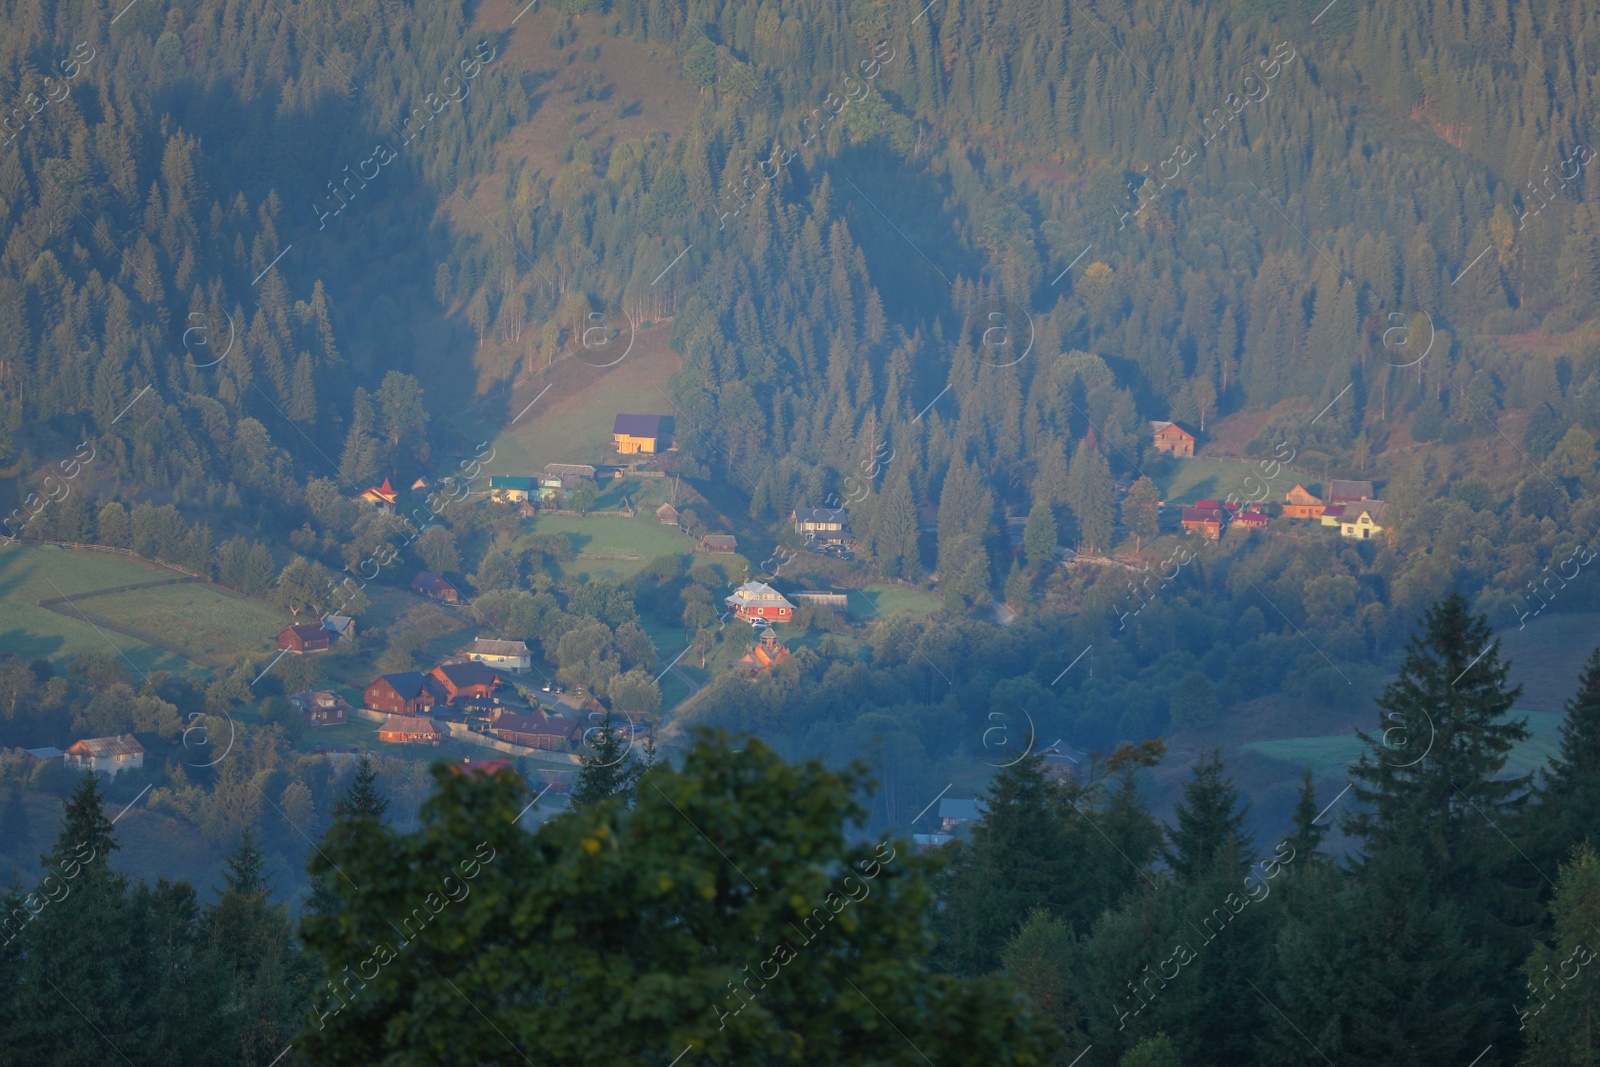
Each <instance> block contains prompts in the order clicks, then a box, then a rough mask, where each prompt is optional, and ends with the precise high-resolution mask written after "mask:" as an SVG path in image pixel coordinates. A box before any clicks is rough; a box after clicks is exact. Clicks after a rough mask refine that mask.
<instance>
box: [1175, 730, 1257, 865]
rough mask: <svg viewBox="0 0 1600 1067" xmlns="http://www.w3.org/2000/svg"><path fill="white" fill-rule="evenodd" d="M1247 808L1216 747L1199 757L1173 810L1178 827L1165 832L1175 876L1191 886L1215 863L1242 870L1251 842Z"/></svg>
mask: <svg viewBox="0 0 1600 1067" xmlns="http://www.w3.org/2000/svg"><path fill="white" fill-rule="evenodd" d="M1248 812H1249V805H1248V804H1246V803H1244V802H1243V801H1242V800H1241V799H1240V797H1239V791H1238V789H1236V788H1235V787H1234V784H1233V780H1232V779H1231V778H1229V777H1228V775H1227V771H1226V770H1225V769H1224V768H1223V765H1222V754H1221V752H1220V750H1217V749H1213V750H1212V751H1211V752H1210V753H1209V754H1208V755H1203V756H1201V757H1200V759H1199V761H1198V762H1197V763H1196V764H1195V767H1194V773H1193V775H1192V776H1191V777H1190V779H1189V781H1187V782H1186V783H1184V786H1183V800H1181V801H1179V802H1178V806H1177V808H1176V810H1175V811H1174V815H1175V817H1176V819H1177V825H1176V826H1174V827H1172V828H1171V829H1169V830H1168V831H1167V839H1168V847H1167V851H1166V860H1167V864H1168V865H1169V866H1170V867H1171V868H1172V872H1173V874H1175V875H1176V876H1177V878H1178V880H1179V881H1180V882H1184V883H1186V884H1193V883H1194V882H1196V881H1198V880H1199V879H1200V877H1201V876H1203V875H1205V874H1208V873H1210V872H1211V871H1212V870H1214V869H1215V868H1217V867H1219V866H1221V867H1224V868H1227V867H1240V868H1242V867H1243V866H1244V865H1245V863H1246V862H1247V860H1248V856H1249V854H1250V849H1251V846H1252V840H1251V836H1250V834H1249V832H1248V831H1246V830H1245V828H1244V824H1245V817H1246V815H1247V814H1248Z"/></svg>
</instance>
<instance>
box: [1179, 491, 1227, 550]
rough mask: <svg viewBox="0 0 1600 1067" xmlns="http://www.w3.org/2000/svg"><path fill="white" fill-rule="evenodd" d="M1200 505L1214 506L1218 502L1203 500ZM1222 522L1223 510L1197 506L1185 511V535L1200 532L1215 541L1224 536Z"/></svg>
mask: <svg viewBox="0 0 1600 1067" xmlns="http://www.w3.org/2000/svg"><path fill="white" fill-rule="evenodd" d="M1200 503H1201V504H1205V503H1212V504H1214V503H1216V501H1214V500H1213V501H1204V500H1202V501H1201V502H1200ZM1222 522H1223V519H1222V509H1221V508H1220V507H1212V508H1204V507H1200V506H1199V505H1198V504H1197V505H1196V506H1194V507H1192V508H1184V509H1183V519H1182V526H1183V532H1184V533H1195V532H1199V533H1200V534H1202V535H1203V536H1205V537H1209V538H1211V539H1212V540H1213V541H1214V540H1216V539H1217V538H1219V537H1221V536H1222Z"/></svg>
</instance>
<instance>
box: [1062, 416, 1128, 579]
mask: <svg viewBox="0 0 1600 1067" xmlns="http://www.w3.org/2000/svg"><path fill="white" fill-rule="evenodd" d="M1067 504H1068V505H1069V506H1070V507H1071V508H1072V517H1073V519H1074V520H1075V521H1076V523H1077V528H1078V543H1079V545H1081V546H1082V547H1083V548H1084V549H1085V550H1087V551H1088V552H1091V553H1097V552H1105V551H1109V550H1110V548H1111V533H1112V529H1113V525H1112V521H1113V517H1114V515H1115V511H1114V509H1115V506H1116V489H1115V487H1114V486H1113V484H1112V480H1111V466H1110V464H1108V463H1107V462H1106V458H1105V457H1104V456H1102V455H1101V454H1100V450H1099V449H1098V448H1095V447H1094V446H1093V445H1092V444H1090V443H1089V442H1088V441H1085V442H1084V444H1083V445H1081V446H1080V447H1079V448H1078V450H1077V451H1076V452H1075V453H1073V456H1072V466H1071V468H1070V469H1069V471H1068V472H1067Z"/></svg>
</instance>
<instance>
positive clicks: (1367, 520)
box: [1339, 500, 1383, 541]
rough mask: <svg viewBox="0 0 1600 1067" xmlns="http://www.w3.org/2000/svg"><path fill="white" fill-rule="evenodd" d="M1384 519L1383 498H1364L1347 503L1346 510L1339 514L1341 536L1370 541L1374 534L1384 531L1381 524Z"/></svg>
mask: <svg viewBox="0 0 1600 1067" xmlns="http://www.w3.org/2000/svg"><path fill="white" fill-rule="evenodd" d="M1382 520H1383V501H1381V500H1363V501H1361V502H1359V503H1356V504H1346V505H1345V506H1344V512H1343V513H1342V514H1341V515H1340V516H1339V536H1340V537H1349V538H1351V539H1353V540H1357V541H1369V540H1371V539H1372V537H1373V536H1374V535H1376V534H1381V533H1382V532H1383V527H1382V526H1381V525H1379V524H1380V523H1381V522H1382Z"/></svg>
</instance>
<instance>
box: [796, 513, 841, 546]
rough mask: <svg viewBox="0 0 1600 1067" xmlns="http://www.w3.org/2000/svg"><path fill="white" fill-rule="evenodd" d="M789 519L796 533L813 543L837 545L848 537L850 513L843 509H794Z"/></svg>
mask: <svg viewBox="0 0 1600 1067" xmlns="http://www.w3.org/2000/svg"><path fill="white" fill-rule="evenodd" d="M789 519H790V521H791V522H793V523H794V529H795V532H796V533H799V534H804V535H805V536H806V537H808V538H810V539H812V540H814V541H824V542H829V543H838V542H841V541H845V540H848V537H849V535H848V532H847V531H848V529H849V525H850V513H849V511H848V510H847V509H845V508H796V509H795V510H794V511H793V512H791V513H790V514H789Z"/></svg>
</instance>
